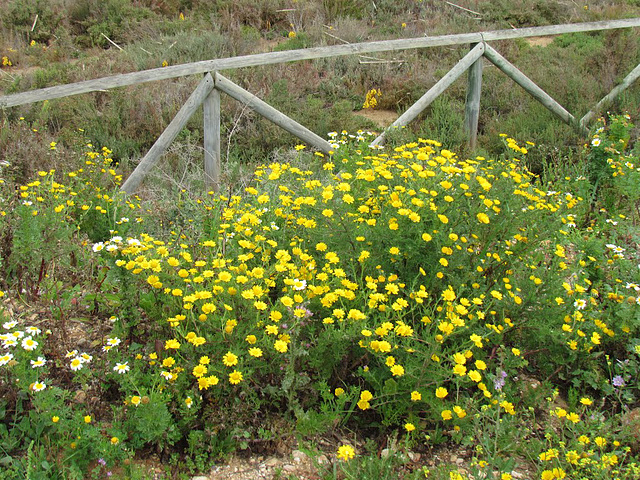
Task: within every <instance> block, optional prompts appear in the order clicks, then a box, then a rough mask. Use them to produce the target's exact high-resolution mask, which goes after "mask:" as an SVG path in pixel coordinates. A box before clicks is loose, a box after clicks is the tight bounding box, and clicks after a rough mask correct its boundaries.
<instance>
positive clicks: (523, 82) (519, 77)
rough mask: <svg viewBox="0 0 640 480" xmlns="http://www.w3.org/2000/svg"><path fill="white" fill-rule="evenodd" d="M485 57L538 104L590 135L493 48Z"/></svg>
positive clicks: (490, 48)
mask: <svg viewBox="0 0 640 480" xmlns="http://www.w3.org/2000/svg"><path fill="white" fill-rule="evenodd" d="M484 55H485V57H487V58H488V59H489V60H490V61H491V63H493V64H494V65H495V66H496V67H498V68H499V69H500V70H502V72H503V73H504V74H505V75H506V76H507V77H509V78H511V80H513V81H514V82H516V83H517V84H518V85H520V86H521V87H522V88H523V89H524V90H525V91H526V92H527V93H528V94H529V95H531V96H532V97H533V98H535V99H536V100H538V102H540V103H541V104H542V105H543V106H544V107H546V108H547V109H548V110H549V111H550V112H551V113H553V114H555V115H556V116H557V117H558V118H560V120H562V121H563V122H564V123H566V124H567V125H571V126H573V127H576V128H578V129H579V130H580V131H581V133H582V134H585V135H586V134H588V132H587V131H586V129H585V128H584V127H582V126H581V125H580V123H579V122H577V121H576V119H575V117H574V116H573V115H571V114H570V113H569V112H568V111H567V110H566V109H565V108H564V107H563V106H562V105H560V104H559V103H558V102H556V101H555V100H554V99H553V98H552V97H551V96H550V95H549V94H548V93H547V92H545V91H544V90H543V89H541V88H540V87H539V86H538V85H536V84H535V83H534V82H533V81H532V80H531V79H530V78H529V77H527V76H526V75H525V74H524V73H522V72H521V71H520V70H518V69H517V68H516V67H515V66H514V65H513V64H512V63H511V62H509V61H508V60H507V59H506V58H504V57H503V56H502V55H500V54H499V53H498V52H496V51H495V50H494V49H493V48H492V47H491V46H489V45H487V48H486V50H485V51H484Z"/></svg>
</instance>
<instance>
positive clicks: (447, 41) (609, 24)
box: [0, 18, 640, 193]
mask: <svg viewBox="0 0 640 480" xmlns="http://www.w3.org/2000/svg"><path fill="white" fill-rule="evenodd" d="M633 27H636V28H637V27H640V18H631V19H624V20H612V21H603V22H588V23H575V24H564V25H551V26H545V27H531V28H522V29H513V30H495V31H487V32H479V33H464V34H455V35H441V36H435V37H419V38H407V39H400V40H386V41H378V42H366V43H353V44H347V45H336V46H329V47H315V48H306V49H300V50H289V51H284V52H269V53H261V54H255V55H245V56H239V57H232V58H222V59H214V60H206V61H200V62H193V63H187V64H182V65H175V66H170V67H163V68H155V69H151V70H144V71H140V72H132V73H126V74H121V75H114V76H110V77H104V78H99V79H95V80H87V81H83V82H77V83H72V84H68V85H59V86H55V87H49V88H43V89H40V90H33V91H29V92H23V93H17V94H13V95H6V96H0V108H3V109H4V108H8V107H13V106H17V105H24V104H28V103H34V102H40V101H44V100H51V99H54V98H62V97H67V96H71V95H78V94H81V93H88V92H95V91H103V90H107V89H110V88H117V87H123V86H127V85H135V84H139V83H145V82H151V81H156V80H166V79H170V78H177V77H183V76H187V75H196V74H205V76H204V78H203V79H202V81H201V82H200V83H199V84H198V86H197V88H196V89H195V90H194V92H193V93H192V94H191V96H190V97H189V98H188V99H187V101H186V102H185V104H184V105H183V106H182V108H181V109H180V110H179V111H178V113H177V114H176V116H175V117H174V118H173V120H172V121H171V123H170V124H169V125H168V126H167V128H166V129H165V131H164V132H163V133H162V134H161V135H160V137H159V138H158V140H156V142H155V143H154V145H153V146H152V147H151V149H150V150H149V152H148V153H147V154H146V155H145V156H144V158H143V159H142V160H141V161H140V163H139V164H138V166H137V167H136V169H135V170H134V171H133V172H132V173H131V175H130V176H129V178H127V180H126V181H125V183H124V184H123V186H122V189H123V190H124V191H125V192H127V193H133V192H134V191H135V190H136V189H137V188H138V187H139V185H140V183H141V182H142V180H143V179H144V177H145V176H146V175H147V173H148V172H149V171H150V170H151V169H152V168H153V166H154V165H155V164H156V163H157V162H158V160H159V159H160V157H161V156H162V154H163V153H164V152H165V151H166V149H167V148H168V147H169V145H170V144H171V142H172V141H173V140H174V139H175V137H176V135H178V133H179V132H180V131H181V130H182V129H183V128H184V127H185V125H186V123H187V121H188V120H189V118H190V117H191V116H192V115H193V114H194V112H195V111H196V110H197V109H198V108H199V107H200V106H202V107H203V109H204V152H205V155H204V157H205V158H204V169H205V181H206V185H207V188H208V189H213V190H214V191H217V190H218V188H219V178H220V92H223V93H225V94H227V95H229V96H230V97H232V98H234V99H236V100H238V101H240V102H242V103H244V104H246V105H247V106H249V107H250V108H252V109H253V110H254V111H256V112H257V113H259V114H261V115H263V116H264V117H265V118H267V119H268V120H270V121H272V122H274V123H276V124H277V125H279V126H280V127H282V128H284V129H285V130H287V131H288V132H290V133H292V134H293V135H295V136H296V137H298V138H299V139H301V140H302V141H303V142H306V143H307V144H309V145H311V146H313V147H315V148H317V149H319V150H321V151H324V152H330V151H331V150H332V146H331V144H330V143H329V142H327V141H326V140H324V139H322V138H321V137H319V136H318V135H316V134H315V133H313V132H312V131H310V130H309V129H307V128H306V127H304V126H302V125H300V124H299V123H298V122H296V121H294V120H292V119H291V118H289V117H287V116H286V115H284V114H283V113H282V112H279V111H278V110H276V109H275V108H273V107H271V106H270V105H268V104H267V103H265V102H263V101H262V100H260V99H259V98H257V97H256V96H254V95H253V94H251V93H250V92H248V91H247V90H245V89H243V88H242V87H240V86H238V85H236V84H235V83H233V82H232V81H231V80H229V79H228V78H226V77H224V76H222V75H221V74H220V73H219V72H220V71H223V70H229V69H235V68H244V67H254V66H261V65H273V64H278V63H286V62H295V61H302V60H312V59H318V58H329V57H337V56H344V55H356V54H364V53H377V52H389V51H398V50H407V49H418V48H430V47H441V46H450V45H464V44H469V45H471V50H470V52H469V53H467V54H466V55H465V56H464V57H463V58H462V59H461V60H460V61H459V62H458V63H457V64H456V65H455V66H454V67H453V68H452V69H451V70H450V71H449V72H448V73H447V74H446V75H445V76H444V77H443V78H442V79H440V80H439V81H438V82H437V83H436V84H435V85H434V86H433V87H431V88H430V89H429V91H427V92H426V93H425V94H424V95H423V96H422V97H421V98H420V99H419V100H418V101H417V102H416V103H415V104H414V105H412V106H411V107H410V108H409V109H408V110H407V111H406V112H405V113H403V114H402V115H401V116H400V117H399V118H398V119H397V120H396V121H395V122H394V123H393V124H392V125H391V126H390V127H389V129H390V128H393V127H398V126H404V125H407V124H408V123H409V122H411V121H412V120H413V119H415V118H416V117H417V116H418V115H419V114H420V113H421V112H422V111H423V110H424V109H425V108H427V106H428V105H429V104H431V102H433V100H435V99H436V98H437V97H438V96H439V95H440V94H442V93H443V92H444V91H445V90H446V89H447V88H448V87H449V86H450V85H451V84H452V83H453V82H454V81H455V80H456V79H458V78H459V77H460V76H461V75H462V74H463V73H465V72H468V80H467V97H466V105H465V128H466V130H467V132H468V134H469V142H470V145H471V147H472V148H474V147H475V144H476V137H477V129H478V117H479V112H480V94H481V90H482V63H483V58H486V59H488V60H489V61H490V62H491V63H493V64H494V65H495V66H496V67H498V68H499V69H500V70H501V71H502V72H504V73H505V74H506V75H507V76H508V77H510V78H511V79H512V80H513V81H515V82H516V83H517V84H518V85H520V86H521V87H522V88H523V89H524V90H525V91H526V92H527V93H529V94H530V95H532V96H533V97H534V98H535V99H536V100H538V101H539V102H540V103H541V104H542V105H544V106H545V107H546V108H547V109H549V110H550V111H551V112H552V113H553V114H555V115H556V116H557V117H558V118H560V120H562V121H563V122H565V123H567V124H569V125H572V126H574V127H575V128H577V129H579V130H580V131H581V132H583V133H585V134H586V133H587V128H586V127H587V125H588V124H589V122H590V121H591V120H592V119H593V118H594V117H595V116H596V115H597V114H598V113H599V112H600V111H601V110H602V109H603V108H606V107H607V106H608V105H609V104H610V103H611V102H612V101H613V100H614V99H615V97H616V96H617V95H619V94H620V93H621V92H622V91H624V90H625V89H626V88H628V87H629V86H630V85H631V84H633V82H635V81H636V80H637V79H638V78H639V77H640V64H639V65H638V66H636V67H635V68H634V69H633V70H632V71H631V73H629V74H628V75H627V76H626V77H625V78H624V79H623V81H622V82H621V83H620V84H619V85H617V86H616V87H615V88H614V89H613V90H612V91H611V92H610V93H609V94H607V95H606V96H605V97H604V98H602V100H600V101H599V102H598V103H597V104H596V105H595V106H594V108H593V109H591V110H590V111H589V112H588V113H587V114H586V115H585V116H584V117H582V118H581V119H580V120H578V119H576V118H575V117H574V116H573V115H572V114H571V113H569V112H568V111H567V110H566V109H565V108H564V107H562V105H560V104H559V103H558V102H557V101H555V100H554V99H553V98H552V97H551V96H550V95H549V94H547V93H546V92H545V91H544V90H542V89H541V88H540V87H539V86H537V85H536V84H535V83H534V82H533V81H532V80H531V79H529V78H528V77H527V76H526V75H524V74H523V73H522V72H521V71H520V70H518V69H517V68H516V67H515V66H514V65H512V64H511V63H510V62H509V61H508V60H507V59H505V58H504V57H503V56H502V55H500V54H499V53H498V52H497V51H496V50H495V49H494V48H492V47H491V46H490V45H489V44H488V43H487V42H491V41H496V40H507V39H514V38H526V37H539V36H548V35H560V34H564V33H575V32H590V31H599V30H611V29H618V28H633ZM389 129H387V130H386V131H384V132H382V134H380V135H379V136H378V137H377V138H376V139H375V140H374V141H373V143H372V144H373V145H379V144H380V143H382V142H383V141H384V136H385V133H386V132H387V131H388V130H389Z"/></svg>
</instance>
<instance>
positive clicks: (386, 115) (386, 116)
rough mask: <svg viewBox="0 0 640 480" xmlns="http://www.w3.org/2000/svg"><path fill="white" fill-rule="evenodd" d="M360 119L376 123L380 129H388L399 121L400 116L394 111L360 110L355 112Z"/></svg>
mask: <svg viewBox="0 0 640 480" xmlns="http://www.w3.org/2000/svg"><path fill="white" fill-rule="evenodd" d="M355 114H356V115H357V116H359V117H364V118H367V119H369V120H371V121H372V122H374V123H375V124H376V125H378V126H379V127H383V128H386V127H388V126H389V125H391V124H392V123H393V122H395V121H396V120H397V119H398V114H397V113H396V112H394V111H393V110H371V109H365V110H359V111H357V112H355Z"/></svg>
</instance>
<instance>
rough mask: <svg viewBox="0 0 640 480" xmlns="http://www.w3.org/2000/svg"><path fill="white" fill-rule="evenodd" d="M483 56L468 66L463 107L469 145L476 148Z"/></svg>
mask: <svg viewBox="0 0 640 480" xmlns="http://www.w3.org/2000/svg"><path fill="white" fill-rule="evenodd" d="M482 62H483V57H480V58H479V59H478V60H476V61H475V62H474V63H473V65H471V66H470V67H469V77H468V79H467V99H466V103H465V107H464V128H465V130H466V131H467V134H468V135H469V147H470V148H471V149H472V150H473V149H475V148H476V144H477V141H478V119H479V118H480V94H481V92H482Z"/></svg>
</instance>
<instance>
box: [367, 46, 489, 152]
mask: <svg viewBox="0 0 640 480" xmlns="http://www.w3.org/2000/svg"><path fill="white" fill-rule="evenodd" d="M483 52H484V43H478V44H477V45H476V46H475V47H473V49H472V50H471V51H470V52H469V53H467V54H466V55H465V56H464V57H462V59H461V60H460V61H459V62H458V63H456V65H455V66H454V67H453V68H452V69H451V70H449V71H448V72H447V74H446V75H445V76H444V77H442V78H441V79H440V80H439V81H438V83H436V84H435V85H434V86H433V87H431V88H430V89H429V91H428V92H427V93H425V94H424V95H423V96H422V97H420V98H419V99H418V101H417V102H416V103H414V104H413V105H411V106H410V107H409V108H408V109H407V111H406V112H404V113H403V114H402V115H400V117H399V118H398V119H397V120H396V121H395V122H393V123H392V124H391V126H389V127H387V129H386V130H385V131H384V132H382V133H381V134H380V135H378V137H377V138H376V139H375V140H374V141H373V142H371V146H375V145H380V144H381V143H382V142H383V141H384V136H385V134H386V133H387V132H388V131H389V130H391V129H392V128H394V127H403V126H405V125H407V124H408V123H409V122H411V121H412V120H413V119H415V118H416V117H417V116H418V115H420V113H421V112H422V111H423V110H424V109H425V108H427V107H428V106H429V105H430V104H431V102H433V101H434V100H435V99H436V98H438V96H439V95H440V94H441V93H442V92H444V91H445V90H446V89H447V88H449V86H450V85H451V84H452V83H453V82H455V81H456V80H457V79H458V77H460V75H462V74H463V73H464V72H465V71H467V69H468V68H469V67H470V66H471V65H473V63H474V62H476V61H477V60H478V59H481V57H482V54H483Z"/></svg>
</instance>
